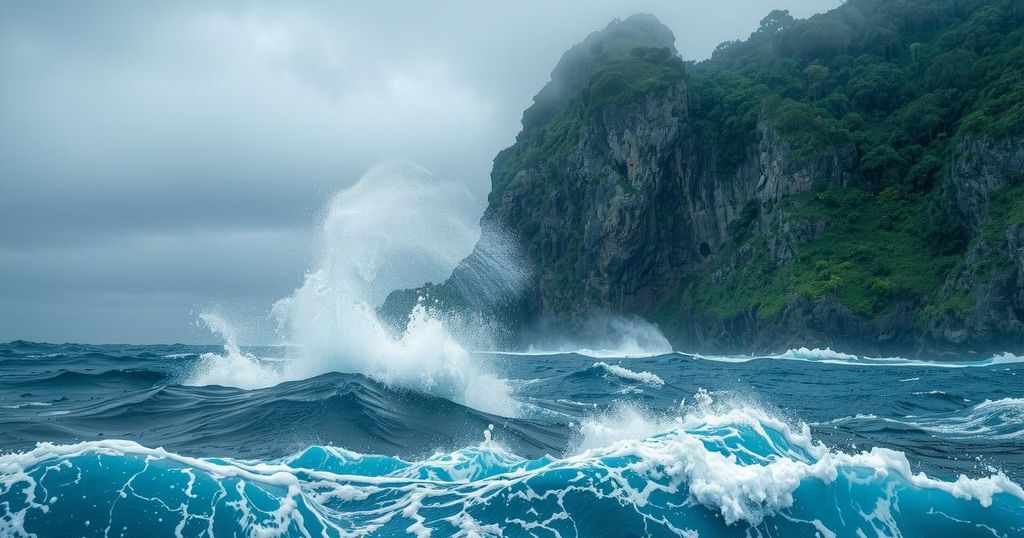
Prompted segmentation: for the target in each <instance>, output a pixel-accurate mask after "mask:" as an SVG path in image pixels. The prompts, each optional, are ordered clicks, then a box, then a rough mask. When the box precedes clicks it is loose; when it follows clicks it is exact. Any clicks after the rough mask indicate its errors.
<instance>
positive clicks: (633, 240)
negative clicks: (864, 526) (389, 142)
mask: <svg viewBox="0 0 1024 538" xmlns="http://www.w3.org/2000/svg"><path fill="white" fill-rule="evenodd" d="M938 4H942V5H941V6H939V8H940V9H947V7H946V6H945V5H944V3H942V2H939V3H938ZM905 5H909V6H918V7H921V8H922V9H924V8H926V7H929V6H931V7H932V8H934V7H936V5H935V4H934V3H928V2H924V1H923V0H922V1H920V2H913V1H911V2H907V3H905ZM892 9H894V8H892V6H891V5H890V4H887V3H885V2H877V1H871V0H861V1H859V2H858V1H851V2H848V3H847V4H845V5H844V6H843V7H841V8H838V9H837V10H835V11H833V12H831V13H828V14H825V15H821V16H818V17H815V18H812V19H810V20H809V21H794V20H793V19H792V18H790V17H788V14H787V13H785V12H773V13H772V14H771V15H770V16H769V17H766V19H765V20H764V21H762V27H761V28H760V29H759V30H758V31H757V32H755V33H754V34H753V35H752V36H751V38H750V39H749V40H748V41H747V42H742V43H739V42H737V43H729V44H723V46H722V47H720V48H719V50H718V51H716V55H715V57H713V58H712V59H711V60H709V61H706V62H702V63H700V64H693V63H690V64H686V63H684V62H682V61H681V60H680V59H679V58H678V56H677V55H676V51H675V49H674V45H673V42H674V38H673V36H672V33H671V32H670V31H669V30H668V29H667V28H666V27H664V26H663V25H661V24H660V23H659V22H658V21H657V20H656V19H655V18H654V17H653V16H650V15H636V16H633V17H630V18H628V19H625V20H621V21H615V22H613V23H611V24H610V25H609V26H608V27H607V28H605V29H604V30H602V31H600V32H595V33H594V34H591V35H590V36H588V37H587V38H586V39H585V40H584V41H583V42H582V43H580V44H579V45H577V46H576V47H574V48H573V49H571V50H570V51H568V52H567V53H566V54H565V55H564V56H563V58H562V60H561V61H560V62H559V64H558V66H557V67H556V68H555V70H554V71H553V73H552V80H551V82H549V83H548V85H547V86H546V87H545V88H543V89H542V90H541V92H540V93H539V94H538V95H537V97H536V98H535V103H534V105H533V106H531V107H530V109H528V110H527V111H526V112H525V113H524V116H523V130H522V132H521V133H520V134H519V136H518V137H517V139H516V143H515V144H514V145H513V146H512V147H510V148H508V149H506V150H504V151H502V152H501V153H500V154H499V155H498V156H497V157H496V159H495V161H494V169H493V172H492V176H491V179H492V193H491V197H490V199H489V206H488V208H487V211H486V213H485V215H484V218H483V224H484V226H483V229H484V233H483V237H482V239H481V246H480V247H478V249H477V250H476V251H474V253H473V254H472V255H471V256H470V257H469V258H467V260H465V261H464V262H463V263H462V264H461V265H460V267H459V268H457V269H456V270H455V272H454V273H453V275H452V277H451V278H450V279H449V280H448V281H447V282H445V283H442V284H439V285H436V286H435V285H429V286H426V287H424V288H421V289H418V290H404V291H399V292H395V293H394V294H392V296H390V297H389V298H388V301H387V302H386V303H385V305H384V307H383V308H382V313H383V314H384V315H385V316H390V317H391V318H392V319H393V320H395V321H396V323H400V320H401V319H403V316H404V313H405V312H408V309H409V308H411V306H412V305H413V304H415V302H416V301H417V300H421V301H423V302H424V304H426V305H427V306H428V307H429V308H433V309H436V310H445V311H448V312H449V313H450V312H455V311H460V312H463V313H465V312H467V311H468V312H472V313H473V315H478V316H482V317H486V318H489V319H496V320H497V322H498V323H497V324H498V325H500V326H502V327H506V328H507V329H508V331H509V332H508V333H507V334H506V336H507V338H508V339H509V340H510V342H516V341H519V342H521V341H522V337H523V335H524V334H529V330H530V328H531V327H532V326H533V325H535V324H536V323H537V322H538V321H539V320H544V322H545V323H552V322H554V323H556V324H560V325H561V326H563V328H565V329H570V330H571V329H572V327H573V326H577V325H579V324H581V323H584V322H585V320H586V319H588V318H589V317H592V316H594V315H595V314H600V313H616V314H630V315H637V316H641V317H644V318H646V319H649V320H653V321H654V322H656V323H657V324H658V325H659V326H660V327H661V329H662V330H663V332H665V334H666V336H668V337H669V338H670V340H671V341H672V342H673V344H674V345H675V346H676V347H677V348H678V349H692V350H700V351H703V352H728V353H750V352H764V351H780V350H784V349H786V348H790V347H796V346H833V347H837V348H839V349H843V350H847V351H852V352H860V353H866V354H878V353H885V354H888V353H899V354H904V355H914V354H926V355H941V354H945V353H958V354H964V353H970V352H975V353H989V352H993V351H1022V350H1024V181H1022V179H1024V136H1021V135H1020V134H1018V133H1024V129H1022V128H1021V127H1022V126H1024V121H1021V122H1019V124H1018V123H1015V122H1013V121H1011V122H1007V121H1006V120H1005V118H1004V115H1005V114H1011V115H1012V114H1017V113H1018V112H1019V113H1020V115H1021V117H1024V112H1021V111H1024V95H1020V96H1018V97H1019V99H1017V98H1015V97H1013V96H1012V95H1011V96H1010V101H1009V102H1006V98H1007V96H1006V92H1007V91H1013V90H1012V88H1010V89H1007V88H1008V87H1007V86H1006V83H1005V80H1004V79H1005V78H1006V73H1005V70H1004V71H1001V72H1000V73H998V74H992V75H991V78H992V80H991V81H990V82H985V81H984V80H982V79H979V81H977V84H979V85H983V84H991V86H992V87H991V88H989V87H978V88H970V89H965V88H959V89H956V90H951V89H948V88H946V86H948V85H949V84H950V83H949V82H948V81H943V80H942V79H941V76H940V75H941V72H940V71H941V70H940V69H939V67H942V66H943V65H945V63H948V62H949V61H952V60H950V59H949V55H950V54H952V53H951V52H949V51H947V50H946V49H947V48H954V49H955V51H954V52H956V53H957V54H959V52H961V51H966V52H965V54H966V53H968V52H969V53H970V54H974V55H975V58H978V57H984V56H978V55H979V52H978V51H980V54H981V55H985V54H988V56H989V57H994V56H995V55H996V52H998V51H996V52H993V50H991V49H992V47H989V49H985V48H978V49H977V50H976V51H967V50H966V49H964V48H963V47H960V46H959V45H957V44H956V43H953V44H952V45H951V44H950V38H949V34H951V33H955V32H956V31H962V30H963V29H964V27H966V26H969V25H971V24H980V23H977V20H979V19H983V20H987V19H985V17H986V16H988V15H991V13H992V10H995V11H996V12H999V11H1000V10H1003V11H1005V13H1002V14H1003V15H1007V16H1011V17H1012V16H1016V17H1024V15H1022V14H1021V13H1019V11H1015V8H1014V7H1013V4H1012V3H1009V2H999V1H990V2H976V3H975V5H973V7H972V8H970V9H968V8H965V7H964V6H963V4H962V3H956V2H951V3H950V4H949V6H948V9H947V11H942V12H941V13H939V15H934V14H933V15H929V16H932V17H933V18H935V19H936V21H937V22H935V23H934V24H932V26H929V27H927V28H917V27H916V26H913V25H919V24H921V22H920V20H921V18H922V17H925V15H922V14H921V13H922V12H917V11H911V12H910V13H909V14H902V15H900V16H897V15H894V14H893V13H891V12H890V11H887V10H892ZM986 10H988V11H986ZM927 13H931V11H928V12H927ZM900 17H906V18H907V19H908V20H907V21H902V19H900ZM910 18H914V19H913V20H914V21H915V22H910V21H909V19H910ZM875 19H877V20H875ZM883 19H885V20H888V22H887V23H886V24H890V26H892V25H893V24H895V26H892V32H893V33H894V34H895V35H894V36H890V37H887V38H886V41H885V43H884V45H885V46H884V47H883V49H882V51H883V52H882V54H881V55H879V50H878V44H877V43H876V41H877V40H878V39H879V38H878V37H877V36H874V37H871V36H867V33H868V30H869V29H870V28H872V25H877V24H881V23H880V22H878V21H880V20H883ZM929 20H930V19H929ZM1022 20H1024V19H1022ZM873 21H874V22H873ZM901 21H902V22H901ZM904 22H905V23H906V25H905V26H901V24H902V23H904ZM821 27H825V28H832V30H833V33H837V34H838V35H839V37H835V36H832V37H821V36H819V35H818V34H816V33H814V32H813V31H814V30H818V31H820V30H821ZM837 28H838V30H837ZM843 28H845V30H844V29H843ZM886 28H889V26H887V27H886ZM1019 28H1020V26H1019V25H1018V26H1017V27H1014V26H1013V25H1012V24H1011V25H1009V26H1007V27H1006V28H1003V27H1000V28H991V27H986V28H985V30H986V31H988V32H995V33H999V32H1002V33H1003V34H1006V35H1011V36H1012V35H1016V36H1018V38H1015V39H1017V41H1013V40H1012V39H1010V38H1006V39H1004V41H1003V42H1011V45H1012V44H1013V43H1017V42H1024V37H1020V35H1021V31H1020V29H1019ZM843 32H849V34H850V36H849V37H848V38H845V40H844V38H842V33H843ZM876 33H877V32H876ZM861 34H864V35H863V36H862V35H861ZM807 35H811V36H818V37H815V38H814V39H810V38H808V37H807ZM872 35H874V34H872ZM832 39H839V43H838V44H835V43H831V42H830V40H832ZM1003 42H1000V43H1003ZM1007 46H1009V45H1007ZM858 47H859V48H865V49H867V50H859V48H858ZM1004 48H1005V47H1004ZM1001 50H1002V49H999V51H1001ZM1022 51H1024V47H1022V46H1020V45H1018V48H1017V49H1013V48H1012V47H1011V48H1010V49H1009V52H1005V54H1006V55H1007V56H1008V57H1009V58H1010V60H1008V61H1009V62H1011V65H1012V66H1013V68H1014V69H1016V70H1017V71H1016V73H1017V75H1018V76H1019V75H1020V72H1021V71H1022V66H1024V60H1021V59H1022V58H1024V52H1022ZM1000 53H1001V54H1002V53H1003V52H1000ZM1018 56H1019V57H1018ZM1012 62H1016V63H1012ZM990 63H996V62H994V61H992V62H990ZM936 66H939V67H936ZM1002 67H1003V68H1005V67H1006V65H1005V63H1004V64H1003V65H1002ZM993 69H994V67H993ZM871 70H875V71H881V72H880V73H875V72H873V71H871ZM886 70H889V71H892V72H886ZM937 72H938V74H936V73H937ZM1011 74H1012V73H1011ZM886 76H888V77H896V78H897V79H898V80H900V81H901V82H900V84H902V86H901V87H899V88H895V89H893V88H889V87H887V86H886V85H887V84H889V79H888V78H886ZM979 76H980V75H979ZM872 77H874V78H872ZM914 77H918V78H919V79H920V80H915V79H914ZM929 77H930V78H929ZM982 78H983V77H982ZM932 79H937V80H932ZM865 80H872V81H874V82H873V84H874V85H875V86H881V87H882V88H881V89H879V88H878V87H871V88H867V87H865ZM1021 80H1024V78H1022V79H1021ZM954 81H955V77H954ZM957 84H959V82H957ZM1000 85H1001V86H1000ZM872 91H875V92H878V91H882V92H883V94H884V92H892V91H896V92H897V93H898V94H899V96H896V95H897V94H893V95H892V96H891V99H892V100H893V102H891V103H890V102H887V101H885V100H880V99H878V98H877V96H873V94H872V93H871V92H872ZM915 92H916V93H915ZM957 92H959V93H957ZM999 92H1002V93H999ZM954 94H955V95H954ZM1014 99H1016V100H1014ZM993 103H995V104H993ZM993 107H995V109H996V112H992V109H993ZM1000 111H1001V112H1002V113H1000ZM932 116H936V117H932ZM991 118H996V120H998V121H1000V122H1001V123H1000V124H999V128H998V129H996V128H993V127H991V126H990V124H988V123H985V122H986V121H989V120H991ZM992 121H995V120H992ZM922 125H925V126H926V127H927V126H930V127H927V128H926V127H922ZM886 129H890V130H889V131H888V132H887V131H886ZM508 236H511V237H515V238H516V241H517V244H518V245H519V248H520V249H521V251H519V252H517V256H519V257H521V259H522V260H523V261H524V262H525V267H526V268H527V272H523V273H521V274H519V273H517V275H518V276H516V278H515V279H512V280H516V282H515V285H506V287H507V290H505V291H507V293H501V294H497V295H496V294H494V293H489V294H485V293H483V292H482V291H481V289H482V288H486V287H487V285H485V284H480V283H479V279H480V275H482V274H485V273H486V272H487V271H482V270H481V267H485V266H486V267H492V268H493V267H494V266H495V261H494V260H495V257H494V255H493V253H490V251H491V250H493V249H491V248H489V247H487V245H493V244H507V241H506V240H505V239H504V238H505V237H508ZM506 261H507V260H506ZM502 263H505V262H500V263H498V265H501V264H502ZM492 272H493V271H492ZM517 279H518V280H517ZM504 280H508V279H504ZM474 290H475V291H474ZM485 295H486V299H482V297H484V296H485Z"/></svg>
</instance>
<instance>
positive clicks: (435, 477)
mask: <svg viewBox="0 0 1024 538" xmlns="http://www.w3.org/2000/svg"><path fill="white" fill-rule="evenodd" d="M218 350H219V348H216V347H213V346H181V345H167V346H89V345H73V344H64V345H53V344H36V343H29V342H11V343H6V344H0V451H2V452H0V536H122V535H123V536H134V535H140V533H143V532H144V533H145V534H146V535H149V536H165V535H166V536H196V535H204V534H208V535H214V536H361V535H375V536H377V535H379V536H400V535H413V536H450V535H451V536H644V535H650V536H805V535H806V536H815V535H819V536H858V535H862V536H894V535H900V536H929V537H931V536H1024V491H1022V489H1021V487H1020V484H1021V483H1022V482H1024V384H1022V383H1021V381H1022V380H1024V363H1021V361H1019V360H1016V358H1015V357H1012V356H1001V357H995V358H990V359H985V360H977V361H968V360H965V361H959V362H953V363H942V364H934V363H928V362H923V361H909V360H904V359H898V358H892V359H866V358H860V357H852V356H847V355H843V354H840V353H835V352H831V351H828V350H824V351H823V350H796V351H793V352H790V353H787V354H783V355H779V356H774V357H753V358H752V357H702V356H699V355H687V354H680V353H669V354H664V355H656V356H650V357H639V358H621V357H620V358H616V357H615V356H614V354H611V353H607V352H602V353H600V354H596V353H591V354H589V355H588V354H585V353H563V354H545V355H530V354H516V355H513V354H500V353H476V354H473V355H472V359H473V361H475V362H477V363H479V365H480V367H481V368H482V369H483V370H485V371H487V372H491V373H493V375H494V376H495V377H496V378H500V379H503V380H505V381H506V383H507V385H508V387H509V390H510V392H511V396H512V397H513V398H515V400H516V401H517V402H519V406H518V408H517V412H516V413H515V416H514V417H507V416H502V415H500V414H494V413H493V412H491V413H489V412H485V411H481V410H478V409H474V408H472V407H469V406H468V405H466V404H465V403H460V402H457V401H452V400H451V399H447V398H444V397H442V396H440V395H437V394H431V393H429V392H424V391H420V390H415V389H414V388H410V387H409V386H407V385H405V384H402V383H398V382H388V380H386V379H384V380H382V379H380V378H377V377H372V376H368V375H364V374H346V373H337V372H330V373H323V374H320V375H314V376H312V377H309V378H304V379H289V380H285V381H283V382H280V383H278V384H274V385H271V386H265V387H261V388H252V389H243V388H236V387H228V386H221V385H215V384H196V383H194V379H193V377H194V372H195V371H196V369H197V368H200V367H202V366H203V365H204V364H206V363H208V362H209V361H210V355H211V354H215V353H217V352H218ZM240 352H242V353H245V354H246V356H249V357H252V358H253V360H256V361H259V362H261V363H264V364H265V366H266V367H268V368H272V367H273V365H274V364H279V363H281V362H282V361H288V360H290V359H289V357H290V354H289V352H288V350H287V349H285V348H278V347H264V348H245V349H242V350H240ZM950 366H956V367H950Z"/></svg>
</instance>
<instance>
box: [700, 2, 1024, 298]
mask: <svg viewBox="0 0 1024 538" xmlns="http://www.w3.org/2000/svg"><path fill="white" fill-rule="evenodd" d="M688 72H689V76H690V90H691V94H692V95H691V102H692V103H694V104H695V112H696V116H697V118H696V121H697V125H698V126H699V128H700V129H702V130H703V133H704V136H705V137H706V138H708V139H710V140H715V141H716V142H717V143H718V144H719V145H721V146H722V147H723V148H725V152H726V153H727V155H725V156H720V158H719V161H718V166H719V168H720V171H719V176H720V177H729V173H730V171H731V168H732V167H734V166H735V165H736V164H737V163H738V162H740V161H742V158H743V153H742V151H743V150H742V148H743V147H745V146H749V144H751V143H753V142H754V141H755V140H756V139H757V138H756V136H757V134H756V129H757V122H758V121H759V119H760V118H762V117H764V116H763V114H764V113H765V112H767V114H768V115H767V117H768V118H769V120H770V121H771V122H772V123H773V124H774V126H775V128H776V129H777V132H778V133H779V134H780V135H781V136H782V137H783V138H784V139H786V140H787V141H788V142H789V143H790V144H791V145H792V146H793V147H794V148H795V151H794V153H793V154H792V155H791V156H790V157H791V159H793V160H794V161H796V162H799V161H801V160H802V159H804V158H808V157H812V156H814V155H815V154H817V153H818V152H820V151H823V150H827V149H828V148H834V147H838V146H841V145H844V144H845V145H850V144H852V145H853V146H854V147H855V148H856V152H857V156H858V164H857V167H856V169H855V170H854V181H853V182H852V184H850V185H848V186H847V187H844V188H839V187H831V188H829V189H827V190H825V191H822V192H818V193H816V194H813V195H807V196H801V197H795V198H791V199H790V200H787V201H786V202H785V204H783V206H782V207H780V208H778V210H780V211H784V212H786V213H787V214H788V218H789V219H790V222H792V223H797V222H799V221H801V220H808V221H821V222H824V223H827V226H826V227H825V232H824V233H823V234H822V235H820V236H818V237H814V238H811V239H809V240H807V241H806V242H804V243H803V244H801V245H800V246H799V248H798V250H797V253H796V255H795V256H793V258H792V259H790V260H786V261H784V262H783V263H779V261H778V260H774V259H772V258H771V254H770V252H769V249H768V246H767V243H766V241H767V240H768V237H767V236H766V234H763V233H760V234H754V233H752V232H751V231H750V224H749V222H750V221H751V219H750V217H749V215H748V214H747V212H746V211H744V213H743V215H741V216H740V217H739V218H737V219H736V220H735V221H734V222H733V223H732V224H731V225H730V230H729V237H730V243H729V245H728V246H727V251H726V252H725V253H724V255H723V256H720V257H719V258H720V259H719V260H718V261H717V262H716V263H714V264H713V265H712V267H710V268H709V269H708V270H707V271H706V272H705V273H704V274H702V275H698V276H697V277H696V278H695V279H694V280H693V281H692V282H690V284H689V286H688V287H687V288H686V291H685V294H684V303H686V304H688V305H690V307H691V308H693V309H694V310H695V311H705V312H713V313H715V314H717V315H720V316H723V317H729V316H734V315H739V314H742V313H744V312H748V311H756V312H757V313H758V315H759V316H761V317H764V318H771V317H773V316H775V315H777V314H778V313H779V311H780V309H781V308H782V307H783V306H784V304H785V303H786V302H787V301H788V300H789V299H790V298H791V297H793V296H798V295H799V296H804V297H808V298H811V299H819V298H829V299H832V300H834V301H836V302H838V303H841V304H843V305H845V306H847V307H849V308H850V309H851V310H853V311H854V312H856V313H859V314H863V315H877V314H880V313H883V312H887V311H890V310H891V309H893V308H894V307H895V306H896V305H897V304H898V303H900V302H911V303H915V302H916V303H917V304H923V305H928V306H927V309H926V310H928V309H930V311H934V310H936V309H938V310H940V311H943V312H947V313H948V312H952V311H962V310H964V309H966V308H968V298H967V297H966V296H965V295H963V294H959V295H954V296H952V297H948V298H946V299H944V300H941V301H940V300H939V299H938V298H937V293H938V290H939V288H940V286H941V285H942V283H943V282H944V281H945V279H946V276H947V275H948V274H949V272H950V271H951V270H953V269H954V268H956V267H957V266H958V265H959V264H961V263H963V253H964V251H965V249H966V247H967V245H968V243H969V240H970V238H969V234H968V232H967V231H966V230H965V229H964V226H963V225H962V224H959V221H958V219H956V218H954V217H952V216H951V215H950V214H949V210H948V207H949V205H950V204H949V203H948V200H945V199H944V196H948V195H947V194H945V193H946V192H948V191H946V190H944V187H943V185H942V178H943V177H944V174H945V163H947V162H949V159H950V152H951V148H952V146H953V141H954V140H957V139H959V138H960V137H963V136H967V135H970V136H988V137H992V138H995V139H998V138H1000V137H1003V136H1006V135H1008V134H1015V133H1022V132H1024V3H1022V2H1020V1H1019V0H850V1H848V2H847V3H845V4H844V5H843V6H841V7H840V8H838V9H836V10H834V11H832V12H830V13H827V14H823V15H817V16H815V17H812V18H810V19H807V20H802V21H797V20H794V19H793V18H792V17H790V16H789V14H788V12H785V11H774V12H772V13H771V14H769V16H768V17H765V19H764V20H762V22H761V27H760V29H758V31H756V32H755V33H754V34H752V35H751V36H750V38H749V39H748V40H747V41H745V42H739V41H735V42H728V43H723V44H722V45H720V46H719V47H718V49H717V50H716V51H715V54H714V56H713V57H712V59H711V60H708V61H705V62H702V63H699V64H695V65H692V66H690V67H689V69H688ZM1022 183H1024V182H1022ZM1014 223H1024V185H1015V186H1011V187H1010V188H1007V189H1005V190H1004V191H1003V192H1001V193H999V194H998V195H997V196H995V197H994V199H993V207H992V218H991V219H990V221H989V222H987V223H986V224H985V225H984V226H983V227H982V230H981V234H980V235H981V238H980V239H981V240H985V241H986V242H987V243H988V245H989V248H988V249H987V251H986V252H988V253H989V254H990V255H991V256H993V260H988V259H983V260H982V261H981V265H982V266H983V267H982V268H979V269H978V270H979V271H982V272H987V271H989V270H990V266H992V265H993V264H994V263H995V260H994V257H996V256H997V252H998V246H999V244H1000V242H1001V241H1004V238H1003V236H1004V230H1005V229H1006V227H1007V226H1008V225H1011V224H1014ZM741 248H743V249H745V250H744V251H742V252H741V254H742V255H743V256H745V257H749V258H750V261H748V262H747V263H745V264H743V265H742V266H741V267H738V268H732V267H727V265H726V264H729V263H732V262H731V261H730V260H733V259H735V257H736V253H737V252H740V249H741ZM723 268H724V269H725V270H724V271H723ZM986 268H988V269H986ZM716 272H717V274H718V275H719V277H718V279H719V281H717V282H716V281H715V279H714V278H713V277H712V275H715V274H716ZM722 275H725V276H724V277H723V276H722ZM722 278H724V281H722V280H721V279H722Z"/></svg>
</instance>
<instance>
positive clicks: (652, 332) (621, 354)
mask: <svg viewBox="0 0 1024 538" xmlns="http://www.w3.org/2000/svg"><path fill="white" fill-rule="evenodd" d="M572 334H573V336H572V337H571V338H570V337H567V336H566V331H564V330H561V329H558V328H552V329H549V330H547V331H544V332H543V333H542V334H540V335H537V336H536V337H535V343H534V344H533V345H531V346H530V349H529V351H528V353H529V354H531V355H554V354H561V353H577V354H579V355H586V356H588V357H594V358H632V357H654V356H657V355H665V354H668V353H672V344H671V343H669V341H668V339H667V338H665V335H663V334H662V333H661V330H660V329H658V327H657V326H655V325H654V324H652V323H650V322H648V321H647V320H644V319H642V318H639V317H636V316H619V315H611V314H598V315H593V316H591V317H590V318H589V319H588V320H587V322H586V323H584V324H583V326H582V327H581V328H580V329H579V330H576V331H573V333H572Z"/></svg>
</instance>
